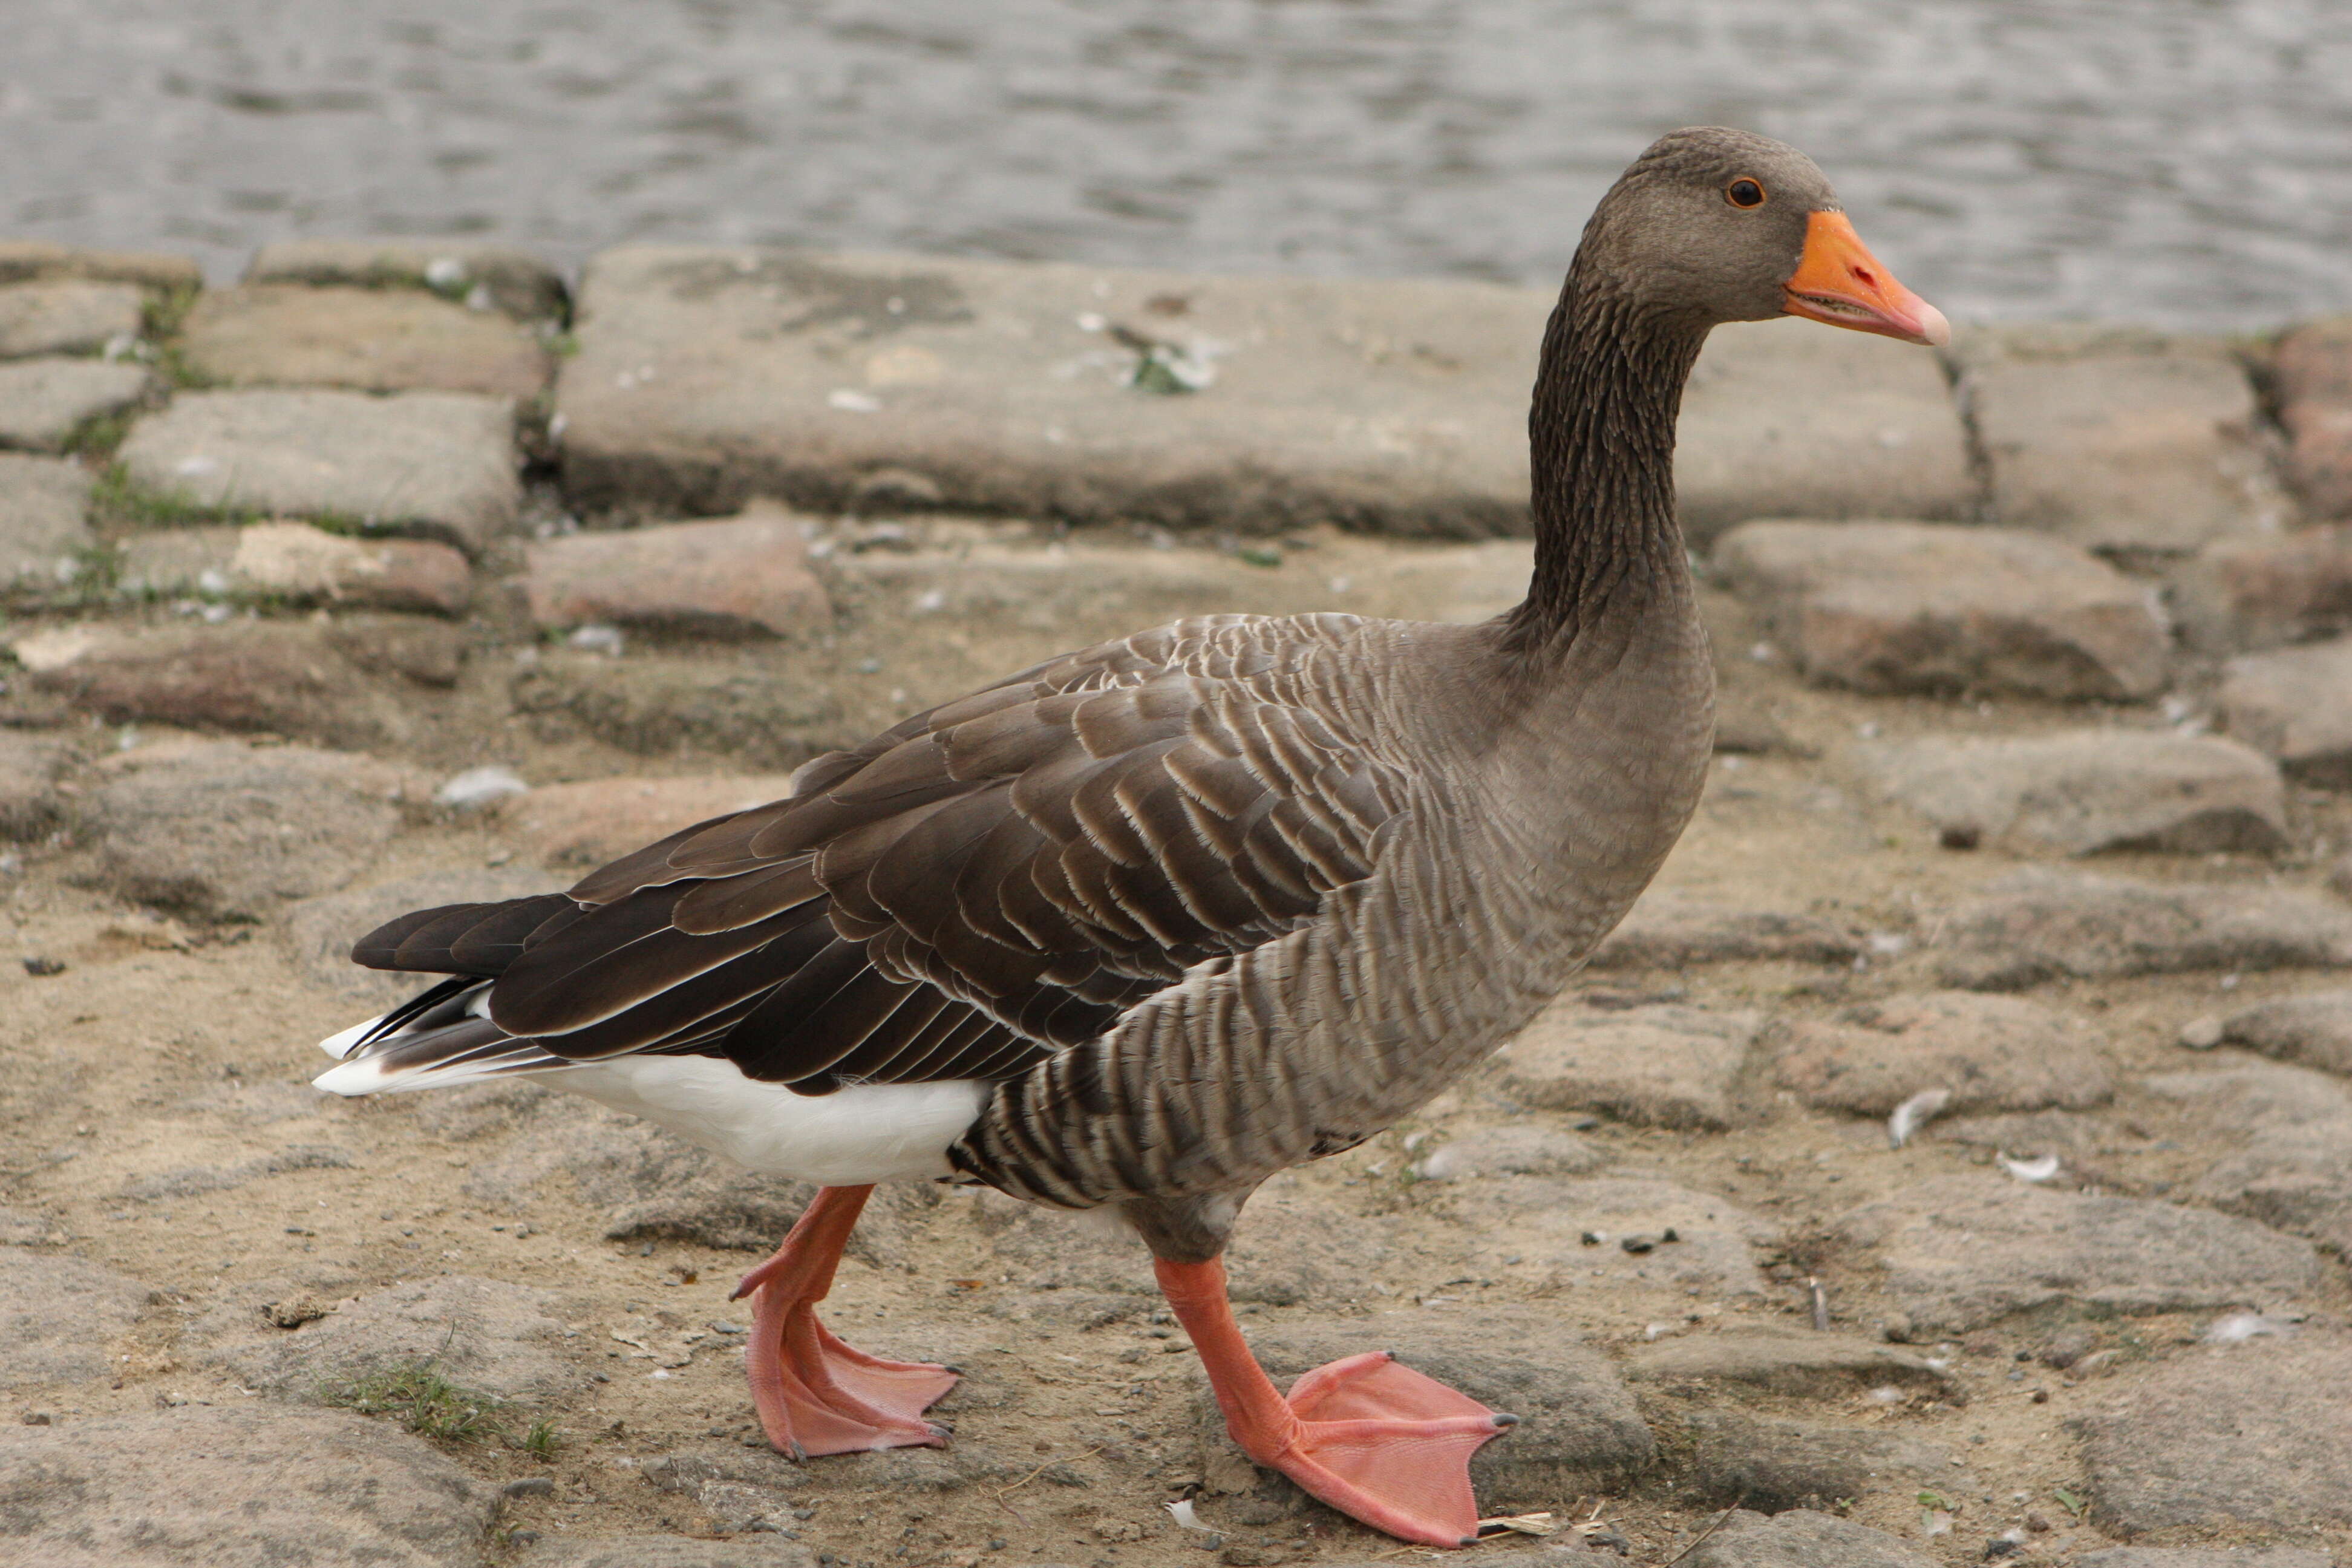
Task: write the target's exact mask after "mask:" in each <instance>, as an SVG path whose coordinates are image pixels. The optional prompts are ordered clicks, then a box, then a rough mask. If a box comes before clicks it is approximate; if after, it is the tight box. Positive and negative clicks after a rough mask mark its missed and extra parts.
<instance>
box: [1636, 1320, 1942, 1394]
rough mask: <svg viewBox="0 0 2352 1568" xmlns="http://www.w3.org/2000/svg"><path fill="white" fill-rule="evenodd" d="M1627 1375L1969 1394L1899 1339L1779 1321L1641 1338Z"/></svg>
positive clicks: (1821, 1389)
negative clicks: (1884, 1340)
mask: <svg viewBox="0 0 2352 1568" xmlns="http://www.w3.org/2000/svg"><path fill="white" fill-rule="evenodd" d="M1625 1375H1626V1376H1627V1377H1629V1378H1631V1379H1632V1380H1633V1381H1634V1382H1636V1383H1649V1384H1658V1385H1659V1386H1661V1387H1664V1388H1668V1389H1673V1390H1677V1391H1685V1392H1695V1391H1706V1392H1717V1393H1721V1392H1730V1393H1733V1394H1746V1393H1747V1392H1748V1391H1750V1390H1752V1391H1754V1392H1756V1393H1760V1394H1779V1395H1780V1396H1781V1397H1782V1398H1786V1399H1815V1400H1831V1401H1839V1402H1843V1401H1846V1400H1851V1399H1854V1398H1858V1397H1859V1396H1861V1395H1862V1394H1866V1393H1868V1392H1870V1391H1871V1390H1872V1389H1874V1388H1900V1389H1906V1390H1909V1391H1913V1392H1916V1393H1919V1394H1930V1395H1933V1396H1935V1397H1937V1398H1952V1397H1954V1396H1956V1395H1957V1396H1958V1397H1962V1398H1964V1397H1965V1395H1963V1394H1960V1384H1959V1381H1958V1379H1957V1378H1955V1377H1953V1376H1952V1374H1951V1373H1949V1372H1948V1371H1946V1370H1944V1369H1943V1368H1941V1367H1938V1366H1935V1365H1933V1364H1931V1363H1928V1362H1927V1360H1926V1359H1925V1358H1924V1357H1922V1356H1920V1355H1918V1354H1917V1353H1916V1352H1912V1351H1908V1350H1905V1349H1904V1348H1902V1347H1901V1346H1899V1345H1888V1344H1880V1343H1879V1342H1876V1341H1874V1340H1862V1339H1855V1338H1853V1336H1851V1335H1848V1334H1834V1333H1830V1334H1825V1333H1791V1332H1789V1331H1784V1330H1780V1329H1773V1328H1750V1327H1735V1328H1729V1329H1727V1330H1725V1331H1722V1332H1720V1333H1694V1334H1685V1335H1682V1336H1679V1337H1677V1338H1674V1339H1667V1340H1661V1341H1658V1342H1656V1343H1654V1344H1648V1345H1639V1346H1636V1347H1634V1349H1633V1351H1632V1352H1629V1353H1628V1354H1627V1356H1626V1362H1625Z"/></svg>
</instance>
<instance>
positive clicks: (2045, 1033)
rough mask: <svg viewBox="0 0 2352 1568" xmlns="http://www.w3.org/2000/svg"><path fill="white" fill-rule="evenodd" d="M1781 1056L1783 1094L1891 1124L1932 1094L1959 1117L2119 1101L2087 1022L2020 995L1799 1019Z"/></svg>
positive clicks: (1900, 1004)
mask: <svg viewBox="0 0 2352 1568" xmlns="http://www.w3.org/2000/svg"><path fill="white" fill-rule="evenodd" d="M1773 1055H1774V1058H1775V1060H1776V1068H1777V1070H1778V1072H1779V1075H1780V1083H1781V1084H1782V1086H1783V1087H1785V1088H1788V1089H1793V1090H1795V1091H1796V1093H1797V1095H1798V1097H1799V1098H1801V1099H1802V1100H1804V1101H1805V1102H1806V1103H1807V1104H1809V1105H1812V1106H1816V1107H1820V1108H1822V1109H1824V1110H1844V1111H1850V1112H1853V1113H1854V1114H1856V1115H1862V1116H1885V1115H1887V1114H1889V1113H1890V1112H1892V1111H1893V1110H1895V1107H1896V1106H1898V1105H1901V1104H1902V1103H1903V1102H1904V1101H1905V1100H1908V1099H1910V1098H1911V1097H1912V1096H1913V1095H1915V1094H1918V1093H1920V1092H1922V1091H1923V1090H1926V1089H1945V1090H1947V1091H1948V1092H1949V1093H1950V1095H1951V1097H1952V1098H1951V1099H1950V1100H1948V1102H1947V1103H1946V1107H1945V1109H1946V1110H1948V1111H1950V1112H1952V1113H1954V1114H1958V1113H1961V1112H1965V1111H1973V1110H2011V1111H2018V1110H2045V1109H2047V1108H2049V1107H2052V1106H2058V1107H2063V1108H2064V1109H2067V1110H2087V1109H2088V1108H2090V1107H2092V1106H2097V1105H2105V1103H2106V1102H2107V1101H2108V1100H2110V1099H2112V1098H2114V1095H2115V1080H2114V1079H2113V1077H2112V1076H2111V1075H2110V1074H2109V1072H2108V1070H2107V1064H2106V1061H2105V1058H2103V1057H2102V1056H2101V1054H2100V1052H2099V1050H2098V1048H2097V1045H2096V1037H2095V1036H2093V1035H2091V1034H2090V1033H2088V1032H2087V1031H2086V1030H2084V1028H2083V1027H2082V1020H2081V1019H2079V1018H2068V1017H2067V1016H2064V1015H2063V1014H2060V1013H2057V1012H2055V1011H2053V1010H2052V1009H2051V1008H2048V1007H2044V1006H2042V1005H2041V1004H2039V1003H2036V1002H2030V1001H2027V1000H2026V999H2025V998H2023V997H2020V996H1987V995H1982V994H1978V993H1975V992H1970V991H1934V992H1927V993H1924V994H1919V993H1913V994H1898V995H1894V996H1888V997H1885V998H1882V999H1879V1000H1876V1001H1872V1002H1864V1003H1861V1004H1858V1005H1854V1006H1852V1007H1848V1008H1845V1009H1844V1010H1843V1011H1841V1012H1840V1013H1839V1014H1837V1015H1836V1016H1834V1017H1832V1018H1794V1019H1790V1021H1789V1022H1788V1023H1786V1024H1785V1025H1784V1026H1781V1027H1780V1029H1779V1031H1778V1035H1777V1038H1776V1039H1775V1040H1774V1042H1773Z"/></svg>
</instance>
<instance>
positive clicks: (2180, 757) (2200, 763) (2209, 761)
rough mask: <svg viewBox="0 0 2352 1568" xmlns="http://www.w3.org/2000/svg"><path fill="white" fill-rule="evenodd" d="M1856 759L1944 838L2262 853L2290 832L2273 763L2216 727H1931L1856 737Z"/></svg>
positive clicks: (2047, 850) (2099, 848) (2094, 848)
mask: <svg viewBox="0 0 2352 1568" xmlns="http://www.w3.org/2000/svg"><path fill="white" fill-rule="evenodd" d="M2264 657H2277V656H2264ZM2232 730H2233V732H2236V731H2235V727H2234V726H2233V727H2232ZM1859 760H1860V761H1861V763H1862V765H1863V767H1864V770H1865V771H1866V772H1867V773H1870V774H1871V775H1872V776H1873V778H1874V780H1875V781H1876V783H1877V784H1878V786H1879V788H1880V789H1881V790H1882V791H1883V792H1884V793H1885V795H1887V796H1889V797H1890V798H1892V799H1894V800H1895V801H1897V802H1899V803H1901V804H1902V805H1906V806H1908V807H1910V808H1911V809H1912V810H1914V811H1916V812H1917V813H1918V814H1919V815H1920V816H1924V817H1926V818H1927V821H1928V822H1929V823H1931V824H1932V825H1934V826H1935V827H1936V828H1937V830H1938V832H1939V833H1940V834H1941V835H1942V836H1943V837H1944V839H1945V841H1946V842H1951V841H1952V840H1953V839H1954V838H1955V837H1965V839H1966V840H1967V841H1968V842H1970V843H1981V844H1990V845H1997V846H1999V847H2002V848H2006V849H2011V850H2015V851H2019V852H2022V853H2027V854H2032V853H2036V852H2039V853H2042V854H2053V853H2054V854H2059V855H2097V854H2103V853H2106V852H2109V851H2114V850H2129V849H2137V850H2156V851H2162V852H2166V853H2170V854H2176V855H2207V854H2212V853H2215V852H2217V851H2226V850H2243V851H2250V852H2252V853H2256V854H2266V853H2269V852H2271V851H2273V850H2277V849H2281V848H2284V847H2285V845H2286V841H2287V837H2286V786H2285V784H2284V783H2283V782H2282V781H2281V780H2280V777H2279V770H2278V766H2277V764H2275V763H2273V762H2272V761H2271V760H2270V758H2269V757H2267V756H2264V755H2263V753H2262V752H2258V751H2255V750H2252V748H2251V747H2250V746H2247V745H2242V744H2239V743H2238V742H2234V741H2225V740H2221V739H2220V738H2218V737H2215V736H2210V735H2193V736H2192V735H2176V734H2173V733H2171V732H2169V731H2152V730H2119V729H2097V730H2068V731H2058V732H2056V733H2052V734H2042V735H2015V736H1985V737H1976V736H1946V735H1930V736H1926V737H1923V738H1921V739H1919V740H1916V741H1905V742H1891V743H1886V744H1882V745H1875V746H1865V747H1864V748H1862V749H1861V750H1860V752H1859Z"/></svg>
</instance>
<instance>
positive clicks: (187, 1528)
mask: <svg viewBox="0 0 2352 1568" xmlns="http://www.w3.org/2000/svg"><path fill="white" fill-rule="evenodd" d="M0 1495H5V1497H6V1498H7V1499H8V1511H7V1516H6V1517H7V1532H8V1533H7V1539H8V1543H9V1548H8V1549H9V1551H10V1552H11V1553H12V1554H16V1553H21V1554H22V1555H21V1556H20V1557H19V1558H18V1560H19V1561H21V1562H26V1563H41V1564H43V1568H193V1565H197V1564H202V1565H205V1568H210V1565H214V1564H219V1565H222V1568H227V1565H229V1564H237V1565H240V1568H241V1565H243V1564H247V1563H268V1564H271V1565H272V1568H349V1565H350V1564H353V1563H367V1564H369V1565H370V1568H478V1564H479V1563H481V1560H482V1551H483V1547H484V1544H485V1540H486V1537H487V1534H488V1528H489V1524H490V1521H491V1520H492V1519H493V1518H494V1517H495V1516H496V1514H497V1510H498V1494H497V1493H496V1492H495V1491H494V1490H492V1489H490V1488H489V1487H488V1486H485V1485H483V1484H482V1483H480V1482H478V1481H477V1480H475V1479H472V1478H471V1477H470V1476H468V1475H467V1473H466V1472H465V1471H464V1470H463V1469H461V1468H458V1466H457V1464H456V1463H455V1462H454V1461H452V1460H450V1459H447V1458H444V1457H443V1456H442V1455H440V1454H438V1453H436V1452H435V1450H434V1449H433V1448H432V1447H431V1446H429V1445H428V1444H426V1443H425V1442H424V1441H422V1440H421V1439H419V1438H415V1437H412V1436H409V1435H408V1434H406V1433H405V1432H402V1431H399V1430H397V1429H396V1428H394V1427H393V1426H389V1425H386V1424H385V1423H383V1422H378V1421H369V1420H365V1419H363V1418H362V1417H360V1416H357V1415H344V1414H342V1413H341V1412H330V1411H309V1410H288V1409H284V1408H280V1407H268V1406H246V1407H241V1408H230V1407H222V1406H205V1405H186V1406H183V1407H181V1408H179V1409H175V1410H169V1411H163V1412H160V1413H157V1414H153V1415H115V1416H107V1417H102V1418H100V1419H98V1420H94V1421H73V1422H68V1423H66V1424H64V1425H59V1426H17V1425H16V1424H15V1423H13V1422H11V1423H10V1424H8V1425H7V1426H0Z"/></svg>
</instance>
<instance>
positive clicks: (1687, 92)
mask: <svg viewBox="0 0 2352 1568" xmlns="http://www.w3.org/2000/svg"><path fill="white" fill-rule="evenodd" d="M1700 121H1712V122H1718V123H1727V124H1736V125H1744V126H1748V127H1750V128H1752V129H1755V130H1759V131H1763V132H1768V133H1769V134H1772V135H1777V136H1783V137H1786V138H1788V139H1790V140H1791V141H1794V142H1798V143H1800V144H1801V145H1802V146H1804V147H1805V148H1806V149H1807V150H1809V151H1811V152H1812V153H1814V154H1815V155H1816V156H1817V157H1819V158H1820V159H1821V161H1822V163H1823V164H1824V165H1825V166H1826V167H1827V168H1828V169H1829V171H1830V173H1831V174H1832V178H1833V179H1835V180H1836V181H1837V183H1838V184H1839V185H1840V187H1841V190H1842V193H1843V195H1844V196H1845V198H1846V201H1847V203H1848V205H1849V206H1850V207H1852V209H1853V211H1854V213H1855V215H1856V218H1857V221H1858V222H1859V224H1860V226H1861V227H1862V229H1863V231H1864V235H1865V236H1866V237H1868V238H1869V239H1870V240H1871V242H1872V244H1873V245H1874V247H1875V248H1876V249H1877V250H1878V251H1879V253H1880V254H1881V256H1882V257H1884V258H1885V259H1886V260H1887V261H1888V262H1889V263H1890V264H1891V265H1893V266H1894V267H1895V268H1897V270H1898V271H1900V272H1901V273H1902V274H1903V275H1904V277H1905V279H1906V281H1908V282H1910V283H1912V284H1913V286H1914V287H1916V288H1917V289H1919V290H1920V291H1921V292H1923V293H1926V294H1927V295H1929V296H1930V297H1931V298H1933V299H1935V300H1937V301H1938V302H1939V303H1941V304H1942V305H1944V306H1945V308H1946V309H1947V310H1949V311H1950V312H1951V313H1952V314H1954V315H1956V316H1975V317H1991V316H2059V315H2078V316H2079V315H2109V316H2127V317H2137V318H2141V319H2145V320H2150V321H2162V322H2167V323H2171V324H2175V325H2184V326H2206V327H2238V326H2259V325H2264V324H2270V323H2274V322H2277V321H2283V320H2286V319H2290V318H2294V317H2297V316H2304V315H2310V314H2314V313H2318V312H2323V311H2333V310H2346V309H2352V5H2345V4H2342V3H2341V0H2337V3H2335V4H2321V3H2318V0H2302V3H2296V0H2128V3H2122V0H2111V3H2098V0H2080V3H2064V0H2051V3H2045V4H2032V3H2028V0H1932V3H1929V0H1806V3H1802V4H1798V3H1793V0H1621V3H1593V4H1568V3H1563V0H1182V3H1181V4H1174V3H1171V0H597V3H586V0H177V3H172V0H0V233H7V234H13V235H16V236H20V237H43V238H53V239H58V240H64V241H69V242H80V243H93V244H103V245H114V246H124V247H155V246H163V247H170V248H174V249H181V250H185V251H190V252H193V253H194V254H197V255H200V256H201V257H203V258H204V259H205V264H206V266H207V268H209V269H210V270H211V271H212V273H213V274H214V276H215V278H216V279H227V278H231V277H233V276H235V274H236V270H237V269H238V268H241V267H242V265H243V264H244V260H245V258H246V257H247V255H248V254H249V253H250V251H251V250H252V249H253V248H254V247H256V246H257V245H259V244H261V243H263V242H264V241H267V240H271V239H276V238H280V237H289V236H298V235H330V236H344V235H358V234H367V233H383V234H399V235H446V236H464V237H480V238H491V239H500V240H507V241H512V242H515V243H519V244H522V245H526V246H530V247H536V248H539V249H541V250H543V251H546V252H548V253H550V254H552V255H554V256H557V257H559V258H562V259H563V260H566V261H577V260H578V259H579V258H582V257H583V256H584V255H586V254H587V253H588V252H590V251H593V250H594V249H596V248H598V247H603V246H607V245H613V244H616V243H619V242H622V241H626V240H632V239H659V240H675V241H686V242H725V243H736V242H745V241H755V242H776V243H786V244H807V245H817V246H832V247H887V248H895V249H912V250H927V251H942V252H950V253H956V254H962V255H972V256H996V257H1049V258H1065V259H1074V260H1082V261H1095V262H1102V263H1108V264H1150V265H1157V266H1171V267H1179V268H1202V269H1232V270H1249V271H1264V270H1286V271H1301V272H1316V273H1344V274H1359V275H1367V274H1373V275H1377V274H1389V275H1407V274H1423V275H1427V274H1436V275H1453V276H1466V277H1479V278H1492V279H1507V280H1514V281H1526V282H1530V283H1539V284H1543V285H1546V286H1549V285H1550V284H1551V283H1552V282H1554V281H1556V279H1558V276H1559V271H1560V269H1561V268H1562V266H1563V265H1564V263H1565V260H1566V258H1567V256H1568V253H1569V251H1570V247H1572V246H1573V244H1574V241H1575V237H1576V232H1577V229H1578V226H1580V223H1581V222H1582V220H1583V217H1584V215H1585V213H1586V211H1587V209H1588V208H1589V207H1590V206H1591V203H1592V200H1593V198H1594V197H1595V196H1596V195H1598V194H1599V193H1600V191H1601V189H1602V188H1603V187H1604V186H1605V185H1606V184H1607V183H1608V181H1609V179H1610V178H1611V177H1612V175H1613V174H1615V173H1616V171H1617V170H1618V169H1619V168H1621V167H1622V165H1623V163H1625V161H1626V160H1627V159H1628V158H1630V157H1631V156H1632V155H1633V153H1636V152H1638V151H1639V150H1640V149H1641V147H1642V146H1643V143H1644V142H1647V141H1648V140H1649V139H1650V138H1651V137H1652V136H1654V135H1655V134H1656V133H1657V132H1660V131H1663V130H1666V129H1668V128H1671V127H1673V126H1675V125H1681V124H1688V123H1693V122H1700Z"/></svg>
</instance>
